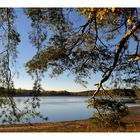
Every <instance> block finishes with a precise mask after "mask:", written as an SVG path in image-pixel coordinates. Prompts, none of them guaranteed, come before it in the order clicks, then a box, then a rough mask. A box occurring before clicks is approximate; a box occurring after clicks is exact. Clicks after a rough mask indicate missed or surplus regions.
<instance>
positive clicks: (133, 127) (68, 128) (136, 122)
mask: <svg viewBox="0 0 140 140" xmlns="http://www.w3.org/2000/svg"><path fill="white" fill-rule="evenodd" d="M129 111H130V113H129V115H128V116H127V117H125V118H123V121H124V122H126V124H127V125H126V128H122V127H120V128H118V129H113V130H111V129H109V128H105V129H104V128H94V127H93V125H92V124H91V121H90V120H80V121H67V122H49V123H42V124H41V123H40V124H32V125H31V124H23V125H5V126H0V132H140V107H131V108H129Z"/></svg>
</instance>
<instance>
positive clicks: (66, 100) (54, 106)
mask: <svg viewBox="0 0 140 140" xmlns="http://www.w3.org/2000/svg"><path fill="white" fill-rule="evenodd" d="M0 99H1V98H0ZM88 99H89V97H85V96H84V97H78V96H76V97H74V96H69V97H68V96H51V97H45V96H44V97H39V98H38V99H34V98H33V97H14V102H15V103H16V107H17V108H18V110H20V111H21V112H22V115H23V116H22V117H21V120H20V121H18V122H14V123H29V122H30V123H41V122H56V121H70V120H81V119H88V118H90V117H91V116H92V115H93V113H94V112H95V111H96V110H95V109H94V108H88V107H87V106H88V102H87V101H88ZM128 105H129V106H132V105H134V104H128ZM2 111H3V110H2V108H1V110H0V114H2V113H3V112H2ZM7 115H8V114H7ZM9 115H10V114H9ZM4 117H5V116H3V117H1V118H0V123H2V119H4ZM11 117H12V116H11ZM46 117H47V118H48V119H47V120H46ZM44 118H45V119H44Z"/></svg>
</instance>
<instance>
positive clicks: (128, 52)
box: [0, 8, 140, 116]
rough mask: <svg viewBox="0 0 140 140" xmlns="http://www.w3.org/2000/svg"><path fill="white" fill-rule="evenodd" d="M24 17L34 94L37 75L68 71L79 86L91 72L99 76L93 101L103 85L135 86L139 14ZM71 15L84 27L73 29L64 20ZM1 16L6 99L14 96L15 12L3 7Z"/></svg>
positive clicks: (103, 11)
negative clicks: (30, 47)
mask: <svg viewBox="0 0 140 140" xmlns="http://www.w3.org/2000/svg"><path fill="white" fill-rule="evenodd" d="M24 13H25V14H26V16H27V18H29V19H30V20H31V27H32V31H31V32H30V33H29V39H30V41H31V43H32V45H33V46H35V47H36V49H37V51H36V54H35V56H34V57H33V58H32V60H30V61H29V62H28V63H27V64H26V68H27V70H28V72H29V73H30V74H31V75H33V76H35V83H34V87H33V89H34V94H35V95H37V94H36V93H39V92H40V90H41V75H42V73H43V72H46V71H47V70H48V69H51V70H52V71H51V76H57V75H59V74H62V73H63V72H64V71H69V72H71V73H73V74H74V75H75V77H76V79H75V81H76V82H79V83H81V84H83V85H85V84H86V83H87V81H85V78H86V77H90V76H91V75H90V74H91V73H94V74H96V73H97V72H101V73H102V79H101V80H100V82H99V83H98V84H97V90H96V91H95V93H94V94H93V98H94V97H95V96H96V94H97V93H98V92H99V90H100V89H104V83H105V82H106V81H107V80H109V79H111V80H113V81H112V83H113V82H114V80H115V82H114V83H115V84H114V86H116V83H117V84H118V83H119V82H121V83H122V81H123V83H124V82H125V83H126V84H127V85H129V86H134V85H137V86H139V84H140V67H139V65H140V43H139V42H140V39H139V36H140V34H139V30H140V10H139V9H137V8H76V9H67V8H26V9H24ZM71 13H76V14H77V15H78V16H79V17H82V18H84V21H85V23H84V22H82V23H81V25H79V27H75V26H74V23H75V21H74V20H71V19H70V18H69V15H70V14H71ZM0 15H1V16H0V30H1V33H0V39H1V40H2V43H1V50H2V51H1V52H0V86H2V87H4V88H6V89H7V91H6V92H5V93H6V94H5V95H6V96H7V93H10V94H12V93H13V92H14V83H13V80H12V73H11V64H13V65H14V62H15V61H16V57H17V49H16V47H17V45H18V44H19V43H20V35H19V33H18V32H17V31H16V29H15V27H14V26H15V23H14V22H15V19H16V12H15V10H14V9H12V8H2V9H0ZM10 60H14V61H12V62H11V61H10ZM35 99H36V97H35ZM94 99H95V98H94ZM33 100H34V99H33ZM36 100H37V99H36ZM31 102H32V101H31ZM8 103H10V105H11V107H12V109H13V112H14V113H13V114H15V116H17V115H16V114H17V113H16V110H15V108H16V105H15V103H14V102H13V100H12V98H8ZM32 103H33V102H32ZM37 106H38V105H37ZM33 108H34V103H33ZM27 112H28V111H27Z"/></svg>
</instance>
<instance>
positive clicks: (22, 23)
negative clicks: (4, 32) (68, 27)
mask: <svg viewBox="0 0 140 140" xmlns="http://www.w3.org/2000/svg"><path fill="white" fill-rule="evenodd" d="M16 15H17V20H16V22H15V25H16V29H17V31H18V32H19V33H20V37H21V42H20V43H19V45H18V48H17V49H18V59H17V66H16V71H17V72H18V73H19V74H16V75H15V76H14V85H15V88H22V89H32V87H33V83H34V80H33V79H32V77H31V76H30V75H29V74H28V73H27V71H26V69H25V63H26V62H28V61H29V60H30V59H31V58H32V57H33V56H34V55H35V53H36V49H35V47H34V46H33V45H32V44H31V43H30V40H29V38H28V33H29V32H30V31H31V30H32V29H31V27H30V23H31V22H30V20H29V19H28V18H27V17H26V16H25V15H24V13H23V10H22V9H19V8H18V9H17V8H16ZM70 18H71V19H72V20H75V22H74V23H76V24H75V25H74V26H75V27H77V26H78V25H79V24H82V23H84V22H85V21H84V18H80V17H77V14H75V13H73V14H72V15H71V16H70ZM74 78H75V77H74V76H73V75H72V74H70V73H67V72H65V73H64V74H62V75H60V76H58V77H56V78H50V77H49V74H48V73H45V74H44V77H43V79H42V87H43V89H44V90H56V91H60V90H67V91H83V90H84V91H85V90H92V89H95V86H94V85H95V84H96V83H98V82H99V80H100V79H101V75H100V74H97V75H92V77H91V79H88V85H87V88H85V87H83V86H82V85H80V84H77V83H75V82H74Z"/></svg>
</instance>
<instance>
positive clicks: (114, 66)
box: [92, 21, 140, 98]
mask: <svg viewBox="0 0 140 140" xmlns="http://www.w3.org/2000/svg"><path fill="white" fill-rule="evenodd" d="M139 28H140V21H138V22H137V23H136V24H135V25H133V26H132V28H131V29H130V30H129V31H128V32H127V33H126V34H125V35H124V37H123V38H122V39H121V40H120V42H119V43H118V45H117V49H116V53H115V57H114V62H113V65H112V66H111V67H109V68H108V70H107V71H106V72H105V74H104V76H103V78H102V80H101V81H100V83H99V86H98V88H97V90H96V91H95V92H94V94H93V96H92V98H95V96H96V94H97V93H98V92H99V90H100V89H101V87H102V84H103V83H104V82H105V81H107V80H108V79H109V77H110V75H111V74H112V72H113V70H114V69H115V68H116V66H117V62H118V60H119V57H120V53H121V51H122V50H123V48H124V47H125V43H126V41H127V40H128V39H129V37H130V36H131V35H132V34H133V33H134V32H135V31H136V30H137V29H139Z"/></svg>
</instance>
